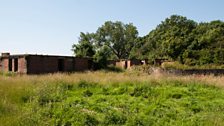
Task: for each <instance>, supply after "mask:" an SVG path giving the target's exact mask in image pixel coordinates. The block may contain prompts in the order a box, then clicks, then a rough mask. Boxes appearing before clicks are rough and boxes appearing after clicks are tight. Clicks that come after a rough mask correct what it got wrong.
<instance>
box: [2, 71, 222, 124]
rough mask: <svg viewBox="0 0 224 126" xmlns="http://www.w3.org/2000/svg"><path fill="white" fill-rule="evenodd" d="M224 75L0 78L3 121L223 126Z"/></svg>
mask: <svg viewBox="0 0 224 126" xmlns="http://www.w3.org/2000/svg"><path fill="white" fill-rule="evenodd" d="M223 81H224V78H223V77H213V76H200V77H199V76H178V77H176V76H172V75H163V74H158V73H157V74H155V73H154V74H151V75H146V74H140V73H135V72H134V71H132V72H130V71H127V72H122V73H112V72H93V73H92V72H86V73H75V74H70V75H68V74H53V75H41V76H12V77H6V76H0V96H1V99H0V124H1V125H3V126H4V125H6V126H8V125H13V126H15V125H22V126H25V125H41V126H42V125H66V126H69V125H75V126H77V125H89V126H93V125H105V126H106V125H128V126H133V125H178V126H179V125H186V126H189V125H220V126H221V125H223V124H224V114H223V113H224V107H223V106H224V89H223V86H224V85H223Z"/></svg>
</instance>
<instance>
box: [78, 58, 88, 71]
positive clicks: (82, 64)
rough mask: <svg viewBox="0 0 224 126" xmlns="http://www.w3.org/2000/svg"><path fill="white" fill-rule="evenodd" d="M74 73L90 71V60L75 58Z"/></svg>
mask: <svg viewBox="0 0 224 126" xmlns="http://www.w3.org/2000/svg"><path fill="white" fill-rule="evenodd" d="M74 68H75V69H74V70H75V71H84V70H90V69H92V60H91V59H88V58H77V57H76V58H75V61H74Z"/></svg>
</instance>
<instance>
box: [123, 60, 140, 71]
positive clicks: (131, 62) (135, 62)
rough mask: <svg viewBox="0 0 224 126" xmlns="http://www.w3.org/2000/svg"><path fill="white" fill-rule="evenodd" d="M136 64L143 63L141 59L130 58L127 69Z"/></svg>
mask: <svg viewBox="0 0 224 126" xmlns="http://www.w3.org/2000/svg"><path fill="white" fill-rule="evenodd" d="M134 65H142V62H141V60H128V61H127V69H129V68H131V66H134Z"/></svg>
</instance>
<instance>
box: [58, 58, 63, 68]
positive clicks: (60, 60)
mask: <svg viewBox="0 0 224 126" xmlns="http://www.w3.org/2000/svg"><path fill="white" fill-rule="evenodd" d="M58 71H64V59H58Z"/></svg>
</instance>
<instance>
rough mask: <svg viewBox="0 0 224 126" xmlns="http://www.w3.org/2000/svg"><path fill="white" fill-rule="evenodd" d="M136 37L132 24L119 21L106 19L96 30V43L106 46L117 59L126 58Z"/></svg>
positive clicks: (136, 33)
mask: <svg viewBox="0 0 224 126" xmlns="http://www.w3.org/2000/svg"><path fill="white" fill-rule="evenodd" d="M137 37H138V31H137V28H136V27H135V26H133V24H123V23H122V22H119V21H117V22H111V21H107V22H105V23H104V25H103V26H101V27H99V28H98V30H97V32H96V42H97V45H98V46H99V47H102V46H108V47H109V48H110V49H111V51H112V52H113V54H114V55H115V56H116V57H117V59H128V57H129V54H130V51H131V50H132V47H133V46H134V44H135V40H136V39H137Z"/></svg>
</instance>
